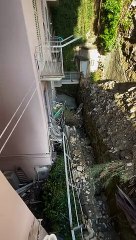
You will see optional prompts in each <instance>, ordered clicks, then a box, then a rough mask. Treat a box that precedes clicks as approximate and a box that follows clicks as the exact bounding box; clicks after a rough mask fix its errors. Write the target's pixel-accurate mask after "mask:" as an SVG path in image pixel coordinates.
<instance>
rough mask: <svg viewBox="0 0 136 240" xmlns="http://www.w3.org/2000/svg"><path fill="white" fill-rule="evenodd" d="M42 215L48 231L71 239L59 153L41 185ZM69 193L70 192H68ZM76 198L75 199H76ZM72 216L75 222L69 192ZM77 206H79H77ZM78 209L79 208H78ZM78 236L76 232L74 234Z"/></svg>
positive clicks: (62, 168) (63, 176) (61, 158)
mask: <svg viewBox="0 0 136 240" xmlns="http://www.w3.org/2000/svg"><path fill="white" fill-rule="evenodd" d="M43 192H44V193H43V202H44V216H45V219H46V225H48V226H49V229H47V230H48V232H51V233H55V234H56V235H57V236H59V237H61V238H62V239H65V240H71V231H70V225H69V215H68V206H67V189H66V179H65V167H64V159H63V156H62V155H60V156H59V157H58V158H57V160H56V162H55V163H54V165H53V166H52V169H51V172H50V175H49V177H48V179H47V181H46V182H45V184H44V186H43ZM70 194H71V193H70ZM76 200H77V199H76ZM71 205H72V218H73V222H74V223H75V225H76V224H77V223H76V214H75V210H74V207H73V206H74V201H73V198H72V194H71ZM77 207H78V208H79V206H77ZM78 211H79V209H78ZM76 239H80V238H78V233H77V236H76Z"/></svg>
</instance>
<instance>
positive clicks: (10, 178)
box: [3, 171, 20, 190]
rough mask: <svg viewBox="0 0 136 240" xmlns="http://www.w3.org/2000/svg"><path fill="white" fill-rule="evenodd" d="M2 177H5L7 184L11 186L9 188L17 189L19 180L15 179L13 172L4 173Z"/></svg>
mask: <svg viewBox="0 0 136 240" xmlns="http://www.w3.org/2000/svg"><path fill="white" fill-rule="evenodd" d="M3 174H4V176H5V177H6V179H7V180H8V181H9V183H10V184H11V186H12V187H13V188H14V189H15V190H17V189H18V188H19V184H20V182H19V179H18V177H17V175H16V174H15V172H13V171H5V172H4V173H3Z"/></svg>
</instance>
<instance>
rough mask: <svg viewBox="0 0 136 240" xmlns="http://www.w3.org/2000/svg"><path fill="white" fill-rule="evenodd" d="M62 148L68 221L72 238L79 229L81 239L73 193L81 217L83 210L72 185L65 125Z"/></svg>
mask: <svg viewBox="0 0 136 240" xmlns="http://www.w3.org/2000/svg"><path fill="white" fill-rule="evenodd" d="M63 150H64V163H65V176H66V187H67V199H68V211H69V223H70V228H71V236H72V240H76V236H75V232H76V231H77V230H80V234H81V239H84V237H83V224H80V223H79V217H78V210H77V205H76V198H75V195H77V197H78V201H79V207H80V211H81V215H82V217H83V210H82V206H81V202H80V190H79V189H77V187H76V186H75V185H74V182H73V175H72V167H71V161H72V158H71V154H70V147H69V141H68V137H67V133H66V130H65V127H64V129H63ZM71 192H72V195H73V199H74V210H75V213H76V221H77V226H74V224H73V215H72V204H71V194H70V193H71Z"/></svg>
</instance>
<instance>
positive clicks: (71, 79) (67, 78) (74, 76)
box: [62, 72, 81, 83]
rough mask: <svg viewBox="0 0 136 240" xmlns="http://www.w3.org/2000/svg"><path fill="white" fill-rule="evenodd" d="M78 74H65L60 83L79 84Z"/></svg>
mask: <svg viewBox="0 0 136 240" xmlns="http://www.w3.org/2000/svg"><path fill="white" fill-rule="evenodd" d="M80 75H81V74H80V72H65V73H64V77H63V78H62V83H63V81H66V82H73V83H74V82H79V80H80Z"/></svg>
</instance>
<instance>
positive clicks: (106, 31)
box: [100, 0, 122, 51]
mask: <svg viewBox="0 0 136 240" xmlns="http://www.w3.org/2000/svg"><path fill="white" fill-rule="evenodd" d="M121 10H122V0H104V1H103V3H102V10H101V11H102V14H101V33H100V45H101V47H102V48H103V49H104V50H105V51H111V50H112V48H113V47H114V45H115V42H116V39H117V33H118V26H119V20H120V16H121Z"/></svg>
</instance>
